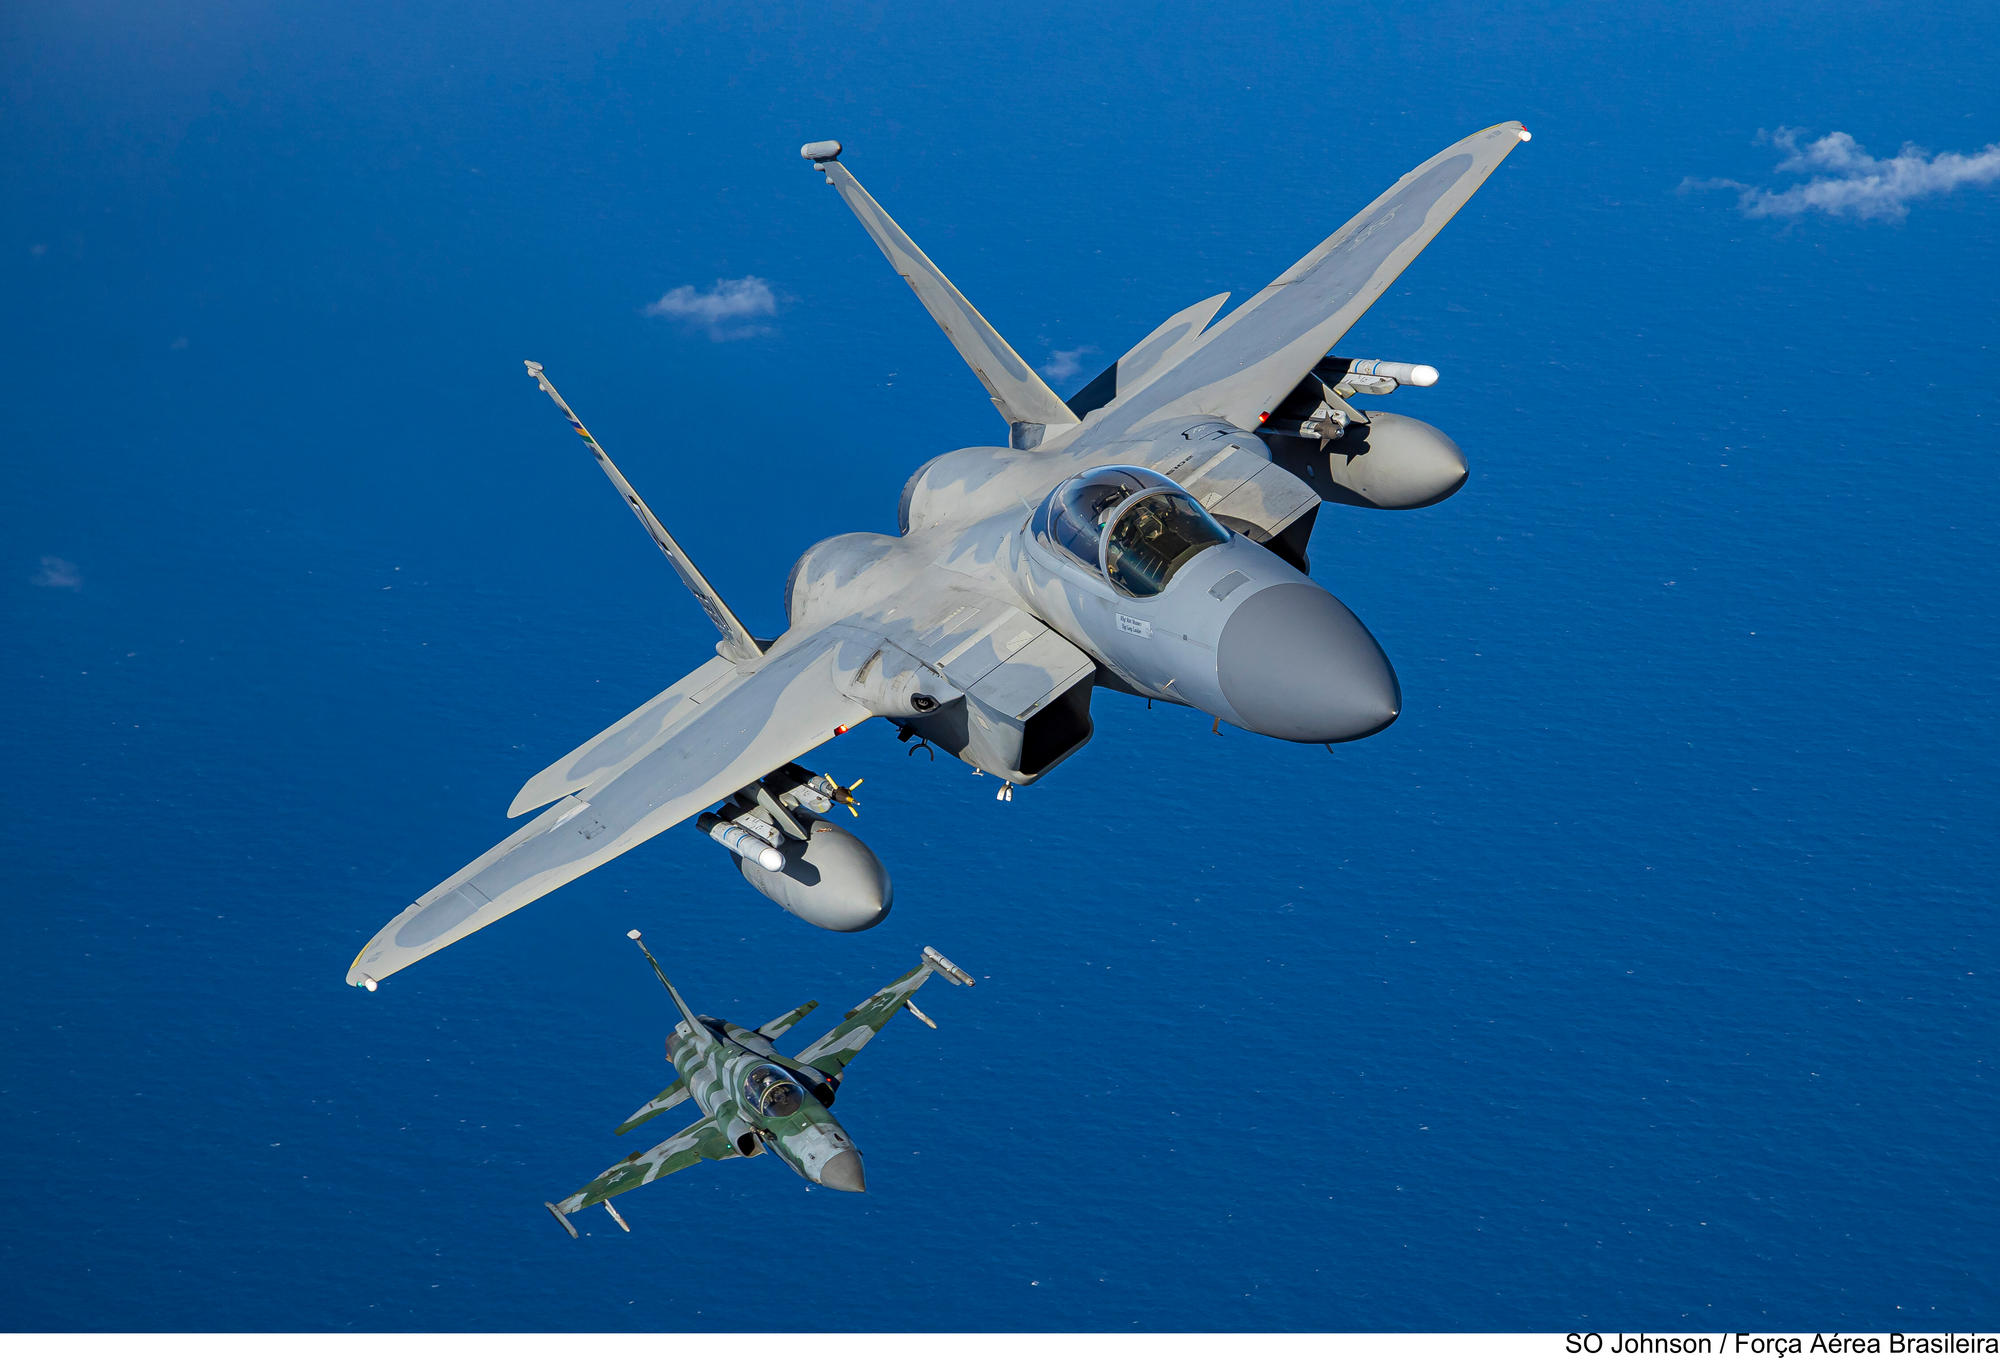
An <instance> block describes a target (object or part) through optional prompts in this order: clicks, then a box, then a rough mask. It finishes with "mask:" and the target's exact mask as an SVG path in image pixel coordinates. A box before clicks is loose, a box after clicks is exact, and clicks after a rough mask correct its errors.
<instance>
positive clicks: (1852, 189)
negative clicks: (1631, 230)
mask: <svg viewBox="0 0 2000 1360" xmlns="http://www.w3.org/2000/svg"><path fill="white" fill-rule="evenodd" d="M1803 133H1804V129H1803V128H1779V129H1778V130H1777V131H1776V132H1770V133H1759V134H1758V137H1759V139H1760V140H1762V141H1766V142H1769V143H1770V144H1771V145H1772V146H1774V147H1776V148H1777V149H1778V150H1779V151H1781V152H1783V153H1784V159H1783V160H1781V161H1779V162H1778V167H1777V168H1778V173H1779V174H1783V175H1804V176H1808V177H1809V178H1807V180H1806V182H1805V183H1803V184H1794V185H1791V186H1789V187H1788V188H1783V189H1771V188H1763V187H1761V186H1759V185H1755V184H1744V183H1742V182H1741V181H1739V180H1733V179H1709V180H1694V179H1690V180H1684V181H1682V183H1681V188H1682V189H1734V190H1736V191H1737V199H1736V206H1737V207H1738V208H1740V209H1742V211H1743V215H1744V216H1745V217H1802V216H1804V215H1805V214H1806V213H1809V212H1822V213H1825V214H1827V215H1828V216H1829V217H1858V218H1862V219H1869V218H1873V219H1876V220H1880V221H1900V220H1901V219H1902V218H1904V217H1906V216H1908V215H1909V211H1910V206H1909V205H1910V203H1911V202H1912V201H1914V200H1916V199H1919V198H1930V197H1932V196H1933V195H1936V194H1946V193H1950V192H1951V191H1952V190H1953V189H1958V188H1963V187H1965V186H1967V185H1979V184H1992V183H1994V182H1995V181H2000V142H1994V143H1991V144H1989V145H1988V146H1986V147H1984V148H1983V149H1981V150H1980V151H1978V152H1976V153H1974V154H1973V155H1970V156H1967V155H1963V154H1961V153H1959V152H1956V151H1940V152H1938V153H1937V154H1936V155H1932V154H1931V153H1929V152H1928V151H1925V150H1924V149H1923V148H1922V147H1920V146H1918V145H1916V144H1915V143H1914V142H1905V143H1904V144H1903V149H1902V150H1901V151H1899V152H1897V153H1896V154H1895V155H1894V156H1891V157H1889V158H1888V159H1887V160H1880V159H1877V158H1876V157H1874V156H1871V155H1869V154H1868V153H1867V152H1866V151H1864V150H1863V149H1862V147H1861V144H1860V143H1859V142H1857V141H1855V140H1854V138H1852V137H1850V136H1848V135H1847V134H1846V133H1845V132H1829V133H1827V135H1826V136H1824V137H1821V138H1820V139H1819V140H1818V141H1813V142H1807V143H1805V144H1804V145H1803V146H1802V145H1800V143H1799V138H1800V136H1801V135H1803Z"/></svg>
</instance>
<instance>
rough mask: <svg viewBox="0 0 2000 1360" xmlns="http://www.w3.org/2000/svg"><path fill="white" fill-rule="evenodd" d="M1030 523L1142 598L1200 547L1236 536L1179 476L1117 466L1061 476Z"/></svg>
mask: <svg viewBox="0 0 2000 1360" xmlns="http://www.w3.org/2000/svg"><path fill="white" fill-rule="evenodd" d="M1030 527H1031V531H1032V532H1033V534H1034V536H1035V541H1036V542H1038V543H1041V544H1042V545H1043V546H1045V547H1047V548H1048V549H1049V550H1050V551H1052V552H1056V553H1059V554H1061V555H1062V556H1064V557H1067V558H1069V559H1070V560H1071V561H1073V562H1075V563H1077V564H1078V565H1079V566H1081V567H1084V568H1085V569H1087V570H1090V571H1094V572H1097V573H1098V574H1099V575H1101V576H1102V577H1104V579H1105V580H1107V581H1109V582H1110V583H1111V584H1112V585H1113V586H1114V587H1115V588H1117V589H1118V590H1119V591H1121V592H1123V593H1124V594H1126V595H1132V596H1138V597H1144V596H1148V595H1157V594H1159V593H1160V592H1161V591H1162V590H1165V589H1166V587H1167V583H1168V582H1169V581H1171V580H1173V578H1174V573H1175V572H1177V571H1179V570H1180V569H1181V568H1182V567H1183V566H1185V565H1186V564H1187V562H1188V560H1189V559H1190V558H1192V557H1193V556H1194V555H1195V554H1196V553H1198V552H1201V551H1202V550H1203V549H1204V548H1212V547H1214V546H1215V545H1216V544H1218V543H1226V542H1228V541H1229V531H1228V530H1227V529H1225V528H1223V527H1222V526H1221V525H1220V524H1217V523H1216V522H1215V520H1214V519H1213V518H1211V517H1210V516H1209V513H1208V511H1206V510H1204V509H1202V508H1201V503H1200V502H1199V501H1197V500H1195V498H1194V497H1193V496H1190V495H1189V494H1188V493H1187V492H1186V491H1185V490H1183V489H1182V488H1181V486H1180V484H1179V483H1177V482H1175V481H1173V480H1171V479H1170V478H1167V477H1162V476H1161V475H1160V474H1159V473H1157V472H1152V471H1149V470H1148V469H1146V468H1139V467H1120V466H1116V465H1113V466H1109V467H1100V468H1092V469H1091V470H1090V471H1089V472H1086V473H1083V474H1081V475H1080V476H1076V477H1071V478H1070V479H1069V480H1068V481H1066V482H1064V483H1062V484H1061V485H1060V486H1058V487H1057V488H1056V489H1055V490H1054V491H1051V492H1050V493H1049V494H1048V498H1047V499H1046V500H1044V501H1043V502H1042V504H1041V508H1040V509H1038V510H1036V511H1035V517H1034V520H1033V521H1032V523H1031V526H1030Z"/></svg>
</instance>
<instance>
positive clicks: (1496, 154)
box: [1094, 123, 1528, 438]
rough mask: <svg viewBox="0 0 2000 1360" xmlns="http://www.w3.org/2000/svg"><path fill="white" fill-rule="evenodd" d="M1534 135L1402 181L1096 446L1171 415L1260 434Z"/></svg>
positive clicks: (1134, 396)
mask: <svg viewBox="0 0 2000 1360" xmlns="http://www.w3.org/2000/svg"><path fill="white" fill-rule="evenodd" d="M1527 136H1528V134H1527V130H1526V129H1525V128H1523V127H1522V126H1521V125H1520V124H1519V123H1497V124H1495V125H1494V126H1492V127H1490V128H1486V129H1484V130H1482V131H1479V132H1475V133H1473V134H1472V135H1471V136H1470V137H1466V138H1464V139H1463V140H1461V141H1458V142H1456V143H1454V144H1453V145H1451V146H1448V147H1446V148H1445V149H1444V150H1443V151H1440V152H1438V154H1437V155H1435V156H1433V157H1431V158H1430V159H1429V160H1427V161H1425V162H1424V163H1423V164H1422V165H1420V166H1418V167H1417V168H1416V169H1414V170H1412V171H1410V173H1409V174H1407V175H1405V176H1403V177H1402V178H1401V179H1399V180H1397V181H1396V182H1395V184H1393V185H1392V186H1390V188H1389V189H1388V191H1387V192H1385V193H1384V194H1383V195H1382V196H1381V197H1380V198H1377V199H1376V200H1375V201H1374V202H1373V203H1371V204H1369V205H1368V206H1367V207H1366V208H1363V209H1362V210H1361V211H1360V212H1359V213H1358V214H1356V215H1355V217H1354V218H1353V220H1351V221H1350V222H1348V224H1347V225H1346V226H1344V227H1342V228H1341V229H1340V230H1339V231H1337V232H1335V233H1334V234H1333V235H1331V236H1329V237H1327V239H1326V240H1324V241H1322V242H1321V243H1320V244H1319V245H1318V246H1317V247H1315V248H1314V249H1313V251H1312V253H1311V254H1309V255H1307V256H1306V257H1305V258H1304V259H1303V260H1300V261H1299V262H1298V263H1297V264H1295V265H1293V266H1292V267H1291V268H1290V269H1288V270H1286V271H1285V272H1284V273H1283V274H1281V275H1279V276H1278V277H1277V278H1276V279H1274V280H1273V281H1272V282H1271V284H1270V286H1268V287H1266V288H1265V289H1264V290H1263V291H1262V292H1260V293H1258V294H1257V295H1256V296H1255V297H1253V298H1251V299H1250V300H1249V301H1248V302H1245V303H1244V304H1243V305H1242V306H1241V307H1238V308H1237V309H1236V310H1235V311H1233V312H1231V313H1230V314H1229V315H1228V316H1226V317H1224V318H1223V319H1222V320H1221V321H1219V322H1217V323H1216V324H1215V325H1214V326H1212V327H1211V328H1209V330H1207V331H1206V332H1204V333H1203V334H1202V336H1201V340H1200V343H1199V344H1197V345H1195V346H1194V347H1193V348H1192V349H1191V350H1189V351H1187V354H1186V357H1185V358H1183V359H1182V360H1181V361H1180V362H1179V363H1176V364H1174V365H1173V366H1171V367H1170V368H1167V369H1165V370H1164V371H1161V372H1160V373H1159V374H1158V376H1157V377H1155V378H1154V379H1153V380H1152V381H1151V382H1149V383H1146V384H1144V385H1143V386H1139V387H1137V388H1136V389H1135V390H1134V391H1133V392H1131V394H1130V395H1126V394H1124V393H1120V394H1119V396H1118V398H1117V400H1116V401H1114V402H1113V403H1111V405H1110V406H1109V407H1108V408H1106V410H1105V412H1104V414H1103V415H1101V416H1100V417H1098V423H1097V425H1096V426H1095V427H1094V434H1095V436H1096V437H1098V438H1116V437H1118V436H1119V435H1121V434H1124V433H1127V432H1129V431H1131V430H1133V429H1135V428H1137V427H1138V426H1139V425H1142V424H1145V423H1148V422H1150V421H1152V420H1155V419H1159V418H1162V417H1166V416H1191V415H1206V416H1219V417H1221V418H1222V419H1224V420H1227V421H1229V422H1230V423H1231V424H1232V425H1236V426H1239V427H1241V428H1243V429H1255V428H1256V427H1257V425H1258V424H1259V423H1260V422H1261V421H1262V420H1263V418H1264V414H1265V413H1266V412H1269V411H1271V410H1273V409H1275V408H1276V407H1277V406H1278V404H1279V403H1280V402H1282V401H1283V400H1284V399H1285V397H1286V396H1287V395H1288V394H1289V393H1290V392H1291V391H1292V389H1293V388H1295V387H1297V386H1298V384H1299V381H1300V380H1301V379H1302V378H1304V377H1305V375H1306V374H1307V373H1308V372H1310V371H1311V370H1312V367H1313V365H1314V364H1316V363H1318V362H1319V361H1320V360H1321V359H1322V358H1324V357H1325V356H1326V353H1327V351H1328V350H1330V349H1332V348H1333V346H1334V345H1335V344H1337V343H1338V342H1339V340H1340V338H1341V336H1343V335H1345V334H1346V333H1347V330H1348V328H1349V327H1350V326H1352V325H1353V324H1354V323H1355V321H1357V320H1358V319H1359V318H1360V316H1361V314H1362V313H1363V312H1365V311H1367V310H1368V308H1369V307H1370V306H1372V305H1373V304H1374V302H1375V299H1377V298H1379V297H1381V296H1382V294H1383V292H1385V291H1386V290H1387V289H1388V287H1389V285H1390V284H1392V283H1394V282H1395V281H1396V278H1397V276H1398V275H1400V274H1401V273H1402V272H1403V270H1404V269H1405V268H1406V267H1408V265H1409V263H1410V261H1412V260H1414V259H1415V258H1416V257H1417V254H1418V252H1419V251H1421V250H1422V249H1423V248H1424V247H1425V246H1427V245H1429V244H1430V243H1431V239H1432V238H1433V237H1435V236H1436V235H1437V234H1438V232H1439V231H1441V230H1443V228H1444V224H1445V223H1446V222H1449V221H1450V220H1451V218H1452V215H1453V214H1454V213H1456V212H1457V211H1458V210H1459V209H1460V208H1462V207H1464V206H1465V204H1466V202H1467V200H1469V199H1470V198H1471V197H1472V195H1473V194H1474V192H1476V191H1477V190H1478V188H1479V186H1480V185H1482V184H1484V183H1485V182H1486V177H1487V176H1488V175H1490V174H1492V173H1493V171H1494V169H1495V168H1496V167H1497V166H1498V165H1499V164H1500V162H1501V161H1502V160H1503V159H1505V158H1506V155H1507V153H1508V152H1510V151H1512V150H1513V149H1514V148H1515V147H1516V146H1518V145H1520V144H1521V143H1522V142H1524V141H1526V140H1527Z"/></svg>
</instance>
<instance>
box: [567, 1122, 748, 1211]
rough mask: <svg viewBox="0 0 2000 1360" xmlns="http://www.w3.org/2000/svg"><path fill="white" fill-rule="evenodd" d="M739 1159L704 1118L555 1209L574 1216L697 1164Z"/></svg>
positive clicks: (595, 1181)
mask: <svg viewBox="0 0 2000 1360" xmlns="http://www.w3.org/2000/svg"><path fill="white" fill-rule="evenodd" d="M738 1155H739V1154H738V1153H737V1151H736V1149H735V1148H733V1147H731V1146H730V1145H729V1140H728V1139H727V1138H725V1137H723V1135H722V1130H721V1129H719V1128H717V1127H716V1124H715V1119H714V1118H713V1117H712V1116H703V1117H702V1118H700V1119H697V1120H696V1121H695V1122H694V1123H692V1124H690V1125H688V1126H687V1127H686V1128H684V1129H682V1130H681V1131H680V1132H679V1133H677V1134H675V1135H674V1136H673V1137H671V1138H669V1139H667V1141H666V1142H664V1143H661V1144H659V1145H658V1146H656V1147H651V1148H648V1149H646V1151H644V1152H635V1153H633V1154H632V1155H631V1156H629V1157H627V1158H626V1159H625V1160H624V1161H622V1162H620V1163H618V1165H616V1166H614V1167H612V1168H611V1169H610V1170H609V1171H606V1172H605V1173H604V1174H603V1175H601V1176H599V1177H598V1178H597V1179H596V1180H594V1181H592V1182H591V1183H590V1184H589V1185H586V1186H584V1187H583V1189H581V1190H579V1191H577V1192H576V1193H575V1194H574V1195H571V1196H570V1197H569V1198H568V1199H566V1200H564V1201H562V1202H561V1203H560V1204H557V1205H554V1206H552V1207H553V1208H554V1209H555V1210H556V1212H557V1213H558V1214H573V1213H575V1212H576V1211H577V1210H578V1209H588V1208H589V1207H590V1206H591V1205H593V1204H601V1203H603V1202H604V1201H605V1200H607V1199H610V1198H611V1197H612V1196H613V1195H622V1194H624V1193H625V1192H626V1191H627V1190H633V1189H636V1188H638V1187H639V1186H642V1185H649V1184H651V1183H652V1182H654V1181H656V1180H658V1179H659V1178H660V1177H662V1176H671V1175H673V1174H674V1173H675V1172H676V1171H685V1170H687V1168H689V1167H691V1166H693V1165H694V1164H695V1163H696V1162H704V1161H705V1162H720V1161H723V1160H725V1159H727V1158H730V1157H735V1156H738ZM564 1226H568V1225H567V1224H565V1225H564Z"/></svg>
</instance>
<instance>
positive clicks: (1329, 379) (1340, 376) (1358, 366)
mask: <svg viewBox="0 0 2000 1360" xmlns="http://www.w3.org/2000/svg"><path fill="white" fill-rule="evenodd" d="M1313 376H1314V377H1316V378H1318V379H1319V380H1320V381H1321V382H1323V383H1325V384H1326V385H1327V386H1328V387H1331V388H1335V389H1342V388H1344V389H1346V390H1347V391H1349V392H1365V393H1367V394H1368V395H1369V396H1372V397H1384V396H1387V395H1388V394H1389V393H1391V392H1393V391H1395V390H1396V388H1397V387H1399V386H1401V387H1429V386H1431V385H1432V384H1433V383H1435V382H1436V381H1437V380H1438V371H1437V370H1436V369H1434V368H1432V367H1431V366H1430V365H1429V364H1399V363H1393V362H1391V361H1390V360H1388V359H1340V358H1333V357H1329V358H1327V359H1324V360H1322V361H1320V362H1319V363H1317V364H1315V365H1314V366H1313Z"/></svg>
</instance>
